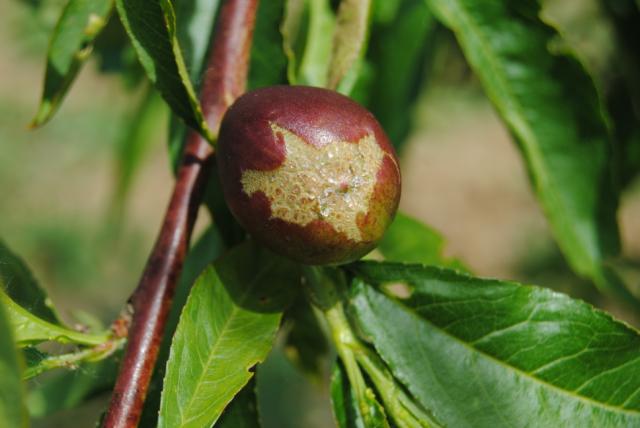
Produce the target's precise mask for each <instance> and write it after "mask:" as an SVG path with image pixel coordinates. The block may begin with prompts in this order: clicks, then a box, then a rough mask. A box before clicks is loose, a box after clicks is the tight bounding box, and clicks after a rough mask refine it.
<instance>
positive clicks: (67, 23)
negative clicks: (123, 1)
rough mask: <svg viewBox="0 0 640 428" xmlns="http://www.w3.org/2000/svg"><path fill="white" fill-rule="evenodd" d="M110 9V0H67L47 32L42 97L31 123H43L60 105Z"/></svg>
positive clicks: (87, 55) (111, 5)
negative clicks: (45, 65)
mask: <svg viewBox="0 0 640 428" xmlns="http://www.w3.org/2000/svg"><path fill="white" fill-rule="evenodd" d="M112 9H113V0H69V2H68V3H67V5H66V6H65V8H64V10H63V11H62V14H61V15H60V18H59V19H58V23H57V24H56V27H55V29H54V30H53V35H52V36H51V41H50V43H49V51H48V53H47V69H46V72H45V77H44V89H43V92H42V100H41V102H40V108H39V109H38V113H37V114H36V117H35V118H34V119H33V121H32V122H31V126H32V127H37V126H40V125H42V124H44V123H45V122H46V121H48V120H49V119H50V118H51V116H52V115H53V114H54V113H55V112H56V110H57V109H58V107H60V104H61V103H62V100H63V99H64V97H65V95H66V94H67V91H68V90H69V88H70V87H71V84H72V83H73V80H74V79H75V77H76V75H77V74H78V72H79V71H80V67H81V66H82V64H83V63H84V62H85V61H86V60H87V58H89V56H90V54H91V51H92V49H93V41H94V40H95V38H96V37H97V36H98V34H100V32H101V31H102V29H103V28H104V26H105V25H106V23H107V21H108V20H109V15H111V10H112Z"/></svg>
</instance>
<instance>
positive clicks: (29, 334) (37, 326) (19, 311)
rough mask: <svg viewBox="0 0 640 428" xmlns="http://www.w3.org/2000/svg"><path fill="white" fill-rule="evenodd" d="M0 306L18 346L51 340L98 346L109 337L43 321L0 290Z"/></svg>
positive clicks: (106, 334)
mask: <svg viewBox="0 0 640 428" xmlns="http://www.w3.org/2000/svg"><path fill="white" fill-rule="evenodd" d="M0 304H1V305H2V306H4V309H5V312H6V314H7V317H8V318H9V320H10V321H11V324H12V325H13V329H14V333H15V341H16V343H17V344H18V346H27V345H33V344H37V343H40V342H45V341H51V340H52V341H56V342H60V343H79V344H83V345H100V344H102V343H105V342H106V341H107V340H108V339H109V336H110V333H109V332H105V333H103V334H88V333H80V332H78V331H75V330H70V329H68V328H65V327H62V326H60V325H57V324H53V323H50V322H48V321H45V320H43V319H41V318H38V317H36V316H35V315H33V314H32V313H31V312H29V311H28V310H27V309H25V308H23V307H22V306H20V305H18V304H17V303H16V302H14V301H13V300H11V298H10V297H9V296H8V295H7V294H6V293H4V291H1V290H0Z"/></svg>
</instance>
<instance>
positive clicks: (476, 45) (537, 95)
mask: <svg viewBox="0 0 640 428" xmlns="http://www.w3.org/2000/svg"><path fill="white" fill-rule="evenodd" d="M426 2H427V4H428V5H429V6H430V7H431V9H432V10H433V12H434V13H435V14H436V16H437V17H438V18H439V19H440V20H441V21H442V22H443V23H444V24H445V25H446V26H448V27H449V28H450V29H451V30H453V31H454V33H455V34H456V37H457V39H458V41H459V42H460V45H461V46H462V49H463V50H464V53H465V57H466V59H467V60H468V61H469V63H470V65H471V67H472V68H473V70H474V72H475V73H476V74H477V76H478V77H479V79H480V81H481V82H482V85H483V87H484V89H485V91H486V93H487V95H488V96H489V98H490V99H491V101H492V102H493V104H494V105H495V107H496V108H497V110H498V112H499V114H500V115H501V117H502V119H503V120H504V121H505V123H506V124H507V126H508V127H509V129H510V131H511V132H512V134H513V135H514V137H515V139H516V140H517V141H518V143H519V146H520V148H521V151H522V153H523V155H524V158H525V160H526V163H527V167H528V168H529V171H530V175H531V177H532V180H533V184H534V187H535V190H536V192H537V196H538V198H539V200H540V202H541V204H542V206H543V208H544V210H545V212H546V215H547V217H548V219H549V222H550V224H551V227H552V229H553V232H554V234H555V237H556V239H557V241H558V244H559V245H560V247H561V249H562V251H563V252H564V254H565V255H566V257H567V259H568V260H569V262H570V264H571V265H572V267H573V269H575V270H576V272H578V273H579V274H581V275H584V276H587V277H590V278H592V279H593V280H594V281H595V282H596V283H598V284H599V285H602V286H605V287H606V286H608V285H609V286H615V285H610V284H607V280H606V278H605V276H604V273H603V271H602V260H603V259H604V258H605V257H607V256H611V255H615V254H617V252H618V251H619V242H618V231H617V224H616V218H615V211H616V205H617V201H616V193H615V191H614V189H613V187H612V184H611V177H610V172H609V161H610V159H609V158H610V153H609V144H610V141H609V135H608V130H607V126H606V123H605V120H604V118H603V115H602V107H601V104H600V100H599V99H598V94H597V92H596V89H595V87H594V84H593V81H592V80H591V78H590V77H589V75H588V74H587V72H586V70H585V69H584V67H582V65H581V64H580V63H579V62H578V61H577V60H576V59H575V58H574V57H573V56H571V55H570V54H559V53H553V52H551V45H552V44H553V43H554V42H558V38H559V35H558V33H557V32H556V31H555V30H554V29H553V28H551V27H550V26H548V25H546V24H545V23H544V22H542V20H541V19H540V18H539V13H540V6H539V4H538V2H537V1H535V0H507V1H491V2H481V1H477V0H426ZM563 52H566V47H563Z"/></svg>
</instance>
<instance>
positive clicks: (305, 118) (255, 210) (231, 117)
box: [217, 86, 401, 265]
mask: <svg viewBox="0 0 640 428" xmlns="http://www.w3.org/2000/svg"><path fill="white" fill-rule="evenodd" d="M272 123H274V124H277V125H278V126H279V127H281V128H284V129H286V130H288V131H290V132H292V133H293V134H296V135H297V136H299V137H300V138H302V139H303V140H304V141H305V142H306V143H308V144H311V145H314V146H316V147H322V146H323V145H324V144H327V141H331V142H337V141H346V142H350V143H353V144H357V143H358V141H359V140H360V139H361V138H362V137H365V136H367V135H373V136H374V137H375V140H376V142H377V144H378V146H379V147H380V149H381V150H382V152H383V153H384V157H383V160H382V163H381V165H380V168H379V169H378V172H377V182H376V184H375V187H374V191H373V194H372V196H371V199H370V200H369V208H368V210H367V212H366V213H360V214H358V216H357V225H358V228H359V230H360V233H361V236H362V240H361V241H359V242H356V241H355V240H353V239H349V238H347V236H346V235H345V234H344V233H341V232H337V231H336V230H335V229H334V227H333V226H332V225H331V224H329V223H328V222H326V221H324V220H322V219H320V218H319V219H317V220H314V221H312V222H310V223H308V224H306V225H304V226H302V225H299V224H296V223H289V222H287V221H284V220H282V219H280V218H276V217H273V216H272V213H271V208H270V201H269V199H268V198H267V196H266V195H265V194H264V193H263V192H259V191H258V192H255V193H253V194H252V195H251V196H248V195H247V194H246V193H245V192H244V190H243V187H242V184H241V177H242V173H243V172H244V171H246V170H258V171H271V170H275V169H277V168H279V167H280V166H281V165H282V163H283V162H284V160H285V156H286V149H285V147H284V144H283V142H282V138H280V139H278V138H276V137H275V136H274V132H273V131H272V128H271V124H272ZM327 136H329V138H327ZM329 144H331V143H329ZM217 163H218V171H219V174H220V180H221V183H222V188H223V192H224V196H225V199H226V201H227V203H228V205H229V207H230V209H231V212H232V213H233V215H234V216H235V217H236V219H237V220H238V221H239V222H240V224H241V225H242V226H243V227H244V228H245V229H246V230H247V231H248V232H249V233H250V234H251V235H252V236H253V237H255V239H256V240H258V241H259V242H261V243H262V244H263V245H265V246H266V247H268V248H270V249H271V250H273V251H274V252H276V253H279V254H281V255H284V256H287V257H289V258H291V259H293V260H296V261H298V262H301V263H304V264H310V265H323V264H341V263H346V262H350V261H353V260H357V259H359V258H360V257H362V256H363V255H365V254H367V253H368V252H369V251H370V250H372V249H373V248H374V247H375V246H376V244H377V242H378V241H379V240H380V238H381V237H382V235H383V234H384V232H385V230H386V229H387V227H388V226H389V224H390V223H391V221H392V220H393V217H394V215H395V212H396V210H397V208H398V202H399V200H400V183H401V179H400V170H399V167H398V160H397V157H396V154H395V152H394V150H393V147H392V145H391V144H390V142H389V139H388V138H387V136H386V134H385V133H384V131H383V129H382V127H381V126H380V124H379V123H378V121H377V120H376V119H375V117H374V116H373V115H372V114H371V113H370V112H369V111H367V110H366V109H365V108H363V107H362V106H360V105H359V104H357V103H356V102H354V101H352V100H351V99H349V98H347V97H345V96H343V95H341V94H338V93H337V92H333V91H330V90H327V89H321V88H313V87H307V86H273V87H268V88H262V89H258V90H254V91H251V92H248V93H246V94H244V95H243V96H241V97H240V98H239V99H238V100H236V102H235V103H234V104H233V105H232V106H231V107H230V108H229V110H228V111H227V113H226V114H225V116H224V118H223V120H222V124H221V127H220V134H219V139H218V151H217ZM356 167H357V165H356Z"/></svg>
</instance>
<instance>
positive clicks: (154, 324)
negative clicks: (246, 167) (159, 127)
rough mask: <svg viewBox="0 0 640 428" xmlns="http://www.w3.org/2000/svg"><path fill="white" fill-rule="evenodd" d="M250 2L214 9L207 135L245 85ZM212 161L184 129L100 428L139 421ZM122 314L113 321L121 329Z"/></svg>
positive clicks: (205, 101) (206, 85)
mask: <svg viewBox="0 0 640 428" xmlns="http://www.w3.org/2000/svg"><path fill="white" fill-rule="evenodd" d="M257 7H258V0H228V1H226V2H225V3H224V4H223V5H222V7H221V10H220V16H219V19H218V24H217V29H216V31H215V32H214V38H213V42H212V49H211V51H210V53H209V63H208V65H207V70H206V71H205V73H204V76H203V85H202V91H201V104H202V110H203V112H204V115H205V118H206V120H207V123H208V125H209V128H210V129H211V130H212V132H213V133H214V137H216V136H217V133H218V129H219V127H220V121H221V119H222V116H223V114H224V113H225V111H226V109H227V108H228V107H229V105H231V103H232V102H233V101H234V100H235V98H237V97H238V96H240V95H241V94H242V93H243V92H244V90H245V84H246V77H247V72H248V65H249V54H250V50H251V40H252V37H253V28H254V24H255V17H256V11H257ZM212 162H213V148H212V147H211V145H210V144H209V143H208V142H207V140H206V139H205V138H203V137H202V136H201V135H199V134H197V133H196V132H194V131H191V132H189V134H188V136H187V141H186V144H185V148H184V152H183V156H182V161H181V164H180V167H179V170H178V174H177V179H176V183H175V186H174V189H173V194H172V196H171V199H170V202H169V207H168V208H167V212H166V214H165V218H164V221H163V224H162V227H161V229H160V233H159V236H158V239H157V241H156V244H155V246H154V248H153V250H152V252H151V255H150V256H149V260H148V261H147V265H146V267H145V270H144V273H143V275H142V278H141V280H140V283H139V285H138V287H137V288H136V290H135V291H134V293H133V295H132V297H131V298H130V300H129V301H130V303H131V308H132V310H133V313H132V318H131V319H132V320H131V325H130V328H128V344H127V348H126V351H125V354H124V358H123V361H122V365H121V368H120V372H119V374H118V378H117V380H116V385H115V388H114V391H113V395H112V397H111V403H110V405H109V409H108V410H107V414H106V417H105V419H104V423H103V426H104V427H106V428H114V427H117V428H125V427H135V426H137V425H138V422H139V420H140V416H141V414H142V408H143V404H144V400H145V397H146V393H147V389H148V387H149V381H150V379H151V375H152V373H153V369H154V366H155V363H156V359H157V356H158V351H159V348H160V343H161V341H162V337H163V334H164V330H165V325H166V322H167V319H168V315H169V311H170V309H171V301H172V299H173V294H174V291H175V287H176V283H177V281H178V278H179V276H180V273H181V271H182V264H183V261H184V258H185V255H186V252H187V249H188V245H189V240H190V238H191V232H192V230H193V225H194V223H195V220H196V216H197V211H198V208H199V206H200V203H201V201H202V196H203V190H204V187H205V184H206V178H207V175H208V172H209V170H210V166H211V164H212ZM123 319H125V318H119V319H118V320H116V321H115V323H114V324H115V325H122V324H124V325H125V329H126V328H127V327H129V326H128V325H127V324H128V323H127V322H123Z"/></svg>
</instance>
